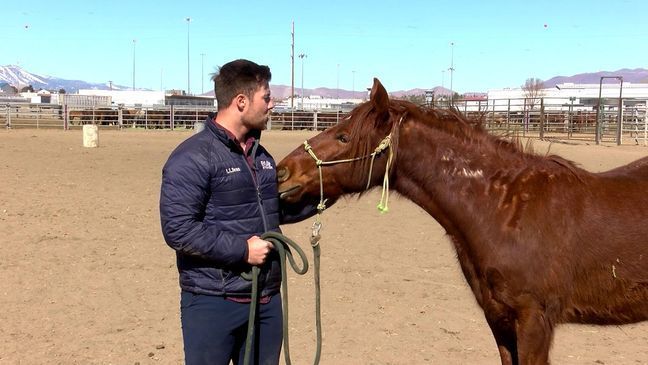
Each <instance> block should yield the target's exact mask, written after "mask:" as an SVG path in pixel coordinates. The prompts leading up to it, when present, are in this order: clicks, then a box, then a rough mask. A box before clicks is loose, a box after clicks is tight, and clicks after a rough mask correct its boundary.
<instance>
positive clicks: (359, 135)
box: [277, 79, 398, 205]
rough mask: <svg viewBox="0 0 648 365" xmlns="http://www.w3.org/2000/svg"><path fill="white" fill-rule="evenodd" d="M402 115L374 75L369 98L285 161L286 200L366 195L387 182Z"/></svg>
mask: <svg viewBox="0 0 648 365" xmlns="http://www.w3.org/2000/svg"><path fill="white" fill-rule="evenodd" d="M397 114H398V110H395V108H394V106H393V105H392V102H390V100H389V96H388V95H387V91H386V90H385V88H384V87H383V85H382V84H381V83H380V81H378V79H374V83H373V87H372V89H371V93H370V97H369V101H366V102H364V103H362V104H360V105H358V106H357V107H356V108H354V109H353V110H352V111H351V113H350V114H349V116H348V117H346V118H344V119H343V120H342V121H340V123H338V124H337V125H335V126H333V127H330V128H328V129H327V130H325V131H323V132H322V133H320V134H318V135H316V136H315V137H313V138H311V139H309V140H308V141H306V142H305V143H304V144H303V145H302V146H301V147H298V148H297V149H295V150H294V151H292V152H291V153H290V154H288V155H287V156H286V157H285V158H284V159H283V160H282V161H281V162H279V164H278V166H277V175H278V178H279V193H280V197H281V199H282V200H283V203H284V204H297V203H299V202H301V203H302V204H303V203H315V202H316V201H319V200H320V198H321V197H322V196H323V197H324V198H325V199H327V203H328V205H331V204H333V203H334V202H335V201H336V200H337V199H338V198H339V197H340V196H341V195H345V194H353V193H362V192H363V191H365V190H366V189H367V188H369V187H371V186H374V185H377V184H379V183H381V182H382V177H383V176H384V174H385V171H386V168H387V160H388V158H389V154H390V150H392V148H393V145H394V143H395V139H397V133H393V132H394V131H395V130H394V128H393V126H394V125H395V124H394V120H395V119H397V118H398V115H397ZM396 132H397V131H396ZM387 136H389V138H387V139H386V137H387ZM388 144H391V146H389V145H388ZM379 146H381V147H379ZM392 151H394V150H392ZM320 189H321V190H320Z"/></svg>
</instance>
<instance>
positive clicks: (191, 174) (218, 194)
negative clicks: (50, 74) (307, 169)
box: [160, 60, 312, 365]
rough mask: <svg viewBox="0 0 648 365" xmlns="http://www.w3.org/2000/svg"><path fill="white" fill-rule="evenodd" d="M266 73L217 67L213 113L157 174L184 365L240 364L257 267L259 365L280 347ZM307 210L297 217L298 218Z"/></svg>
mask: <svg viewBox="0 0 648 365" xmlns="http://www.w3.org/2000/svg"><path fill="white" fill-rule="evenodd" d="M270 79H271V73H270V69H269V68H268V66H260V65H257V64H256V63H254V62H251V61H248V60H236V61H232V62H229V63H227V64H225V65H223V66H222V67H221V68H220V69H219V72H218V74H217V75H215V76H214V77H213V78H212V80H213V81H214V89H215V94H216V100H217V102H218V113H217V114H216V116H215V118H214V119H208V121H207V122H206V125H205V129H204V130H203V131H202V132H200V133H197V134H194V135H193V136H192V137H190V138H188V139H187V140H186V141H184V142H182V143H181V144H180V145H179V146H178V147H177V148H176V149H175V151H173V153H172V154H171V156H170V157H169V159H168V161H167V163H166V164H165V166H164V169H163V172H162V188H161V195H160V218H161V222H162V232H163V234H164V238H165V240H166V242H167V244H168V245H169V246H171V248H173V249H174V250H176V255H177V266H178V271H179V276H180V287H181V299H180V311H181V321H182V334H183V340H184V351H185V362H186V364H190V365H193V364H223V365H226V364H229V362H230V360H233V363H234V364H241V363H242V362H243V357H244V351H245V338H246V334H247V333H246V332H247V322H248V314H249V308H250V296H251V288H252V286H251V283H250V282H249V281H246V280H244V279H243V278H241V276H240V274H241V272H247V271H249V270H250V268H251V267H252V266H253V265H257V266H259V267H260V269H261V270H260V271H261V273H260V275H259V290H260V293H259V297H260V300H259V301H260V305H259V309H258V314H257V318H258V323H257V324H256V331H255V332H256V333H255V344H254V346H253V349H254V350H253V351H254V352H255V353H254V356H252V357H251V358H252V359H254V361H255V363H259V364H277V363H278V362H279V354H280V351H281V341H282V336H283V333H282V325H281V321H282V312H281V297H280V295H279V290H280V284H281V272H280V264H279V261H278V254H277V253H276V251H273V250H272V249H273V246H272V244H271V243H270V242H268V241H265V240H262V239H260V238H259V236H260V235H261V234H262V233H263V232H266V231H276V232H279V231H280V229H279V223H280V219H281V218H280V211H279V197H278V192H277V176H276V164H275V161H274V160H273V158H272V156H271V155H270V154H269V153H268V151H266V150H265V148H263V147H262V146H261V145H260V144H259V138H260V135H261V130H263V129H265V128H266V124H267V122H268V119H269V115H270V111H271V110H272V108H273V107H274V103H273V101H272V99H271V98H270V87H269V82H270ZM310 215H312V211H311V212H308V213H305V214H303V215H302V216H301V217H300V218H292V219H291V220H292V221H296V220H299V219H304V218H306V217H307V216H310Z"/></svg>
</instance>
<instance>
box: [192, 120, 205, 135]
mask: <svg viewBox="0 0 648 365" xmlns="http://www.w3.org/2000/svg"><path fill="white" fill-rule="evenodd" d="M203 129H205V122H195V123H194V134H196V133H200V132H202V130H203Z"/></svg>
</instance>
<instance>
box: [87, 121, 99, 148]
mask: <svg viewBox="0 0 648 365" xmlns="http://www.w3.org/2000/svg"><path fill="white" fill-rule="evenodd" d="M83 147H99V128H98V127H97V126H96V125H94V124H84V125H83Z"/></svg>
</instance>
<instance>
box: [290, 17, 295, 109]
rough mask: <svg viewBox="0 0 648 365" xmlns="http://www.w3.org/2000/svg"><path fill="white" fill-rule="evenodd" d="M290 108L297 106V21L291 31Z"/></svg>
mask: <svg viewBox="0 0 648 365" xmlns="http://www.w3.org/2000/svg"><path fill="white" fill-rule="evenodd" d="M290 38H291V41H290V109H294V108H295V21H293V22H292V30H291V31H290Z"/></svg>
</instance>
